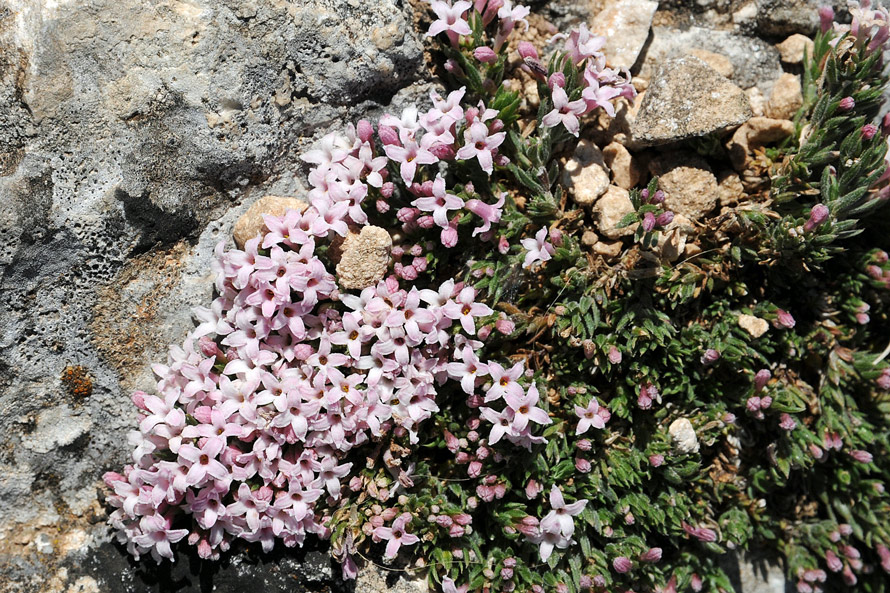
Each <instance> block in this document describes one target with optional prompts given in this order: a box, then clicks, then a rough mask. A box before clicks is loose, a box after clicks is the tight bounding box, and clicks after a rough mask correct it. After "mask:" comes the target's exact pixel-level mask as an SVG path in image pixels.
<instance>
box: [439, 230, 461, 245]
mask: <svg viewBox="0 0 890 593" xmlns="http://www.w3.org/2000/svg"><path fill="white" fill-rule="evenodd" d="M441 241H442V245H444V246H445V247H447V248H449V249H450V248H451V247H454V246H455V245H457V228H456V227H453V226H450V225H449V226H448V228H447V229H442V233H441Z"/></svg>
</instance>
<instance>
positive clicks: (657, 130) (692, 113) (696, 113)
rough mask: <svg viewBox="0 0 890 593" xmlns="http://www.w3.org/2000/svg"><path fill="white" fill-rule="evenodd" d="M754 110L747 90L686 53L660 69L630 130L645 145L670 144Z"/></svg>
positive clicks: (724, 125)
mask: <svg viewBox="0 0 890 593" xmlns="http://www.w3.org/2000/svg"><path fill="white" fill-rule="evenodd" d="M752 115H753V112H752V111H751V105H750V104H749V102H748V97H747V96H746V95H745V93H744V91H742V89H740V88H739V87H738V86H736V85H735V84H733V83H732V82H730V81H729V80H728V79H727V78H726V77H724V76H721V75H720V74H719V73H718V72H717V71H716V70H714V69H713V68H711V67H710V66H708V65H707V64H706V63H704V62H703V61H701V60H700V59H698V58H696V57H695V56H691V55H687V56H684V57H682V58H674V59H671V60H667V61H665V62H664V63H663V64H662V65H661V66H660V67H659V69H658V70H657V71H656V73H655V76H653V78H652V81H651V82H650V84H649V88H648V89H647V90H646V97H645V98H644V99H643V102H642V105H640V111H639V113H637V116H636V119H635V121H634V123H633V125H632V126H631V135H632V136H633V141H634V142H635V143H637V144H639V145H642V146H647V145H650V146H651V145H658V144H668V143H670V142H678V141H681V140H687V139H689V138H697V137H700V136H704V135H706V134H711V133H720V132H723V131H724V130H727V129H729V128H731V127H733V126H738V125H740V124H743V123H744V122H746V121H747V120H748V119H749V118H750V117H751V116H752Z"/></svg>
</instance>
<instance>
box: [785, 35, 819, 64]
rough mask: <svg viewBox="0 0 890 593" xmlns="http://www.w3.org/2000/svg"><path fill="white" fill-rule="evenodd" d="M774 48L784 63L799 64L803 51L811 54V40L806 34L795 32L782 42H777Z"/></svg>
mask: <svg viewBox="0 0 890 593" xmlns="http://www.w3.org/2000/svg"><path fill="white" fill-rule="evenodd" d="M776 49H778V50H779V57H780V58H781V59H782V61H783V62H785V63H786V64H800V63H802V62H803V55H804V52H806V54H807V55H808V56H810V57H812V56H813V40H812V39H810V38H809V37H807V36H806V35H801V34H800V33H795V34H794V35H791V36H789V37H788V38H787V39H785V41H783V42H782V43H779V44H777V45H776Z"/></svg>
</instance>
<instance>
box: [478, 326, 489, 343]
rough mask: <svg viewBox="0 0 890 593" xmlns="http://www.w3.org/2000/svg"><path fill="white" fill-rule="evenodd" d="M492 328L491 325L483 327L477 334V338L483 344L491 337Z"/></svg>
mask: <svg viewBox="0 0 890 593" xmlns="http://www.w3.org/2000/svg"><path fill="white" fill-rule="evenodd" d="M491 330H492V326H491V325H483V326H482V327H480V328H479V330H478V331H477V332H476V337H478V338H479V339H480V340H482V341H483V342H484V341H485V340H487V339H488V336H490V335H491Z"/></svg>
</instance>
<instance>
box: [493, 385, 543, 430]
mask: <svg viewBox="0 0 890 593" xmlns="http://www.w3.org/2000/svg"><path fill="white" fill-rule="evenodd" d="M505 399H506V400H507V405H508V406H509V407H510V409H512V410H513V428H514V429H516V430H517V431H522V430H525V428H526V427H527V426H528V423H529V421H531V422H534V423H536V424H551V423H552V422H553V420H551V419H550V416H548V415H547V412H545V411H544V410H543V409H541V408H538V407H537V406H536V404H537V403H538V387H537V385H535V384H534V383H532V384H531V385H530V386H529V388H528V392H527V393H526V394H525V395H523V396H518V395H516V394H515V393H508V394H507V395H506V397H505Z"/></svg>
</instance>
